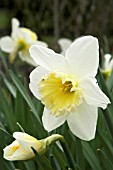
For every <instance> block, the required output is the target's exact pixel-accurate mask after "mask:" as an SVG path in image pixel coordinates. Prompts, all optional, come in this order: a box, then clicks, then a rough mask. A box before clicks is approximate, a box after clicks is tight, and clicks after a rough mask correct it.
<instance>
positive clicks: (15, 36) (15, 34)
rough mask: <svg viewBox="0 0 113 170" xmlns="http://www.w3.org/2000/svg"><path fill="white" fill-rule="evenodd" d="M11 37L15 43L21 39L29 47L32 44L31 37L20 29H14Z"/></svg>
mask: <svg viewBox="0 0 113 170" xmlns="http://www.w3.org/2000/svg"><path fill="white" fill-rule="evenodd" d="M11 36H12V38H13V39H14V40H15V41H18V40H19V39H22V40H24V41H25V42H27V43H28V44H29V45H30V44H32V42H33V41H32V37H31V35H30V34H29V33H28V32H25V31H23V30H22V28H17V29H15V30H14V31H13V32H12V34H11Z"/></svg>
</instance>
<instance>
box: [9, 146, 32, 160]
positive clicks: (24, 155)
mask: <svg viewBox="0 0 113 170" xmlns="http://www.w3.org/2000/svg"><path fill="white" fill-rule="evenodd" d="M34 155H35V154H34V153H33V151H32V150H30V151H26V150H25V149H24V148H23V147H22V146H20V147H19V149H17V150H16V151H15V152H14V154H13V155H12V156H10V157H9V160H11V161H17V160H28V159H31V158H32V157H33V156H34Z"/></svg>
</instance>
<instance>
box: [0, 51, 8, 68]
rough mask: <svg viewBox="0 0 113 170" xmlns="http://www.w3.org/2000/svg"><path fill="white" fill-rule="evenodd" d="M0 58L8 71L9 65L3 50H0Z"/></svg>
mask: <svg viewBox="0 0 113 170" xmlns="http://www.w3.org/2000/svg"><path fill="white" fill-rule="evenodd" d="M0 58H1V61H2V63H3V65H4V68H5V70H6V71H7V70H8V66H7V63H6V60H5V55H3V53H2V51H1V50H0Z"/></svg>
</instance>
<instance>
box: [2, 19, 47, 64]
mask: <svg viewBox="0 0 113 170" xmlns="http://www.w3.org/2000/svg"><path fill="white" fill-rule="evenodd" d="M19 25H20V23H19V21H18V20H17V19H16V18H13V19H12V33H11V36H5V37H2V38H1V39H0V47H1V49H2V50H3V51H4V52H7V53H9V54H10V56H9V57H10V62H11V63H13V62H14V60H15V58H16V56H17V54H18V55H19V57H20V59H21V60H23V61H25V62H27V63H29V64H31V65H33V66H37V64H36V63H35V62H34V60H33V59H32V58H31V57H30V55H29V47H30V46H31V45H33V44H38V45H41V46H45V47H47V44H46V43H45V42H42V41H39V40H38V37H37V35H36V33H34V32H33V31H31V30H30V29H28V28H24V27H19Z"/></svg>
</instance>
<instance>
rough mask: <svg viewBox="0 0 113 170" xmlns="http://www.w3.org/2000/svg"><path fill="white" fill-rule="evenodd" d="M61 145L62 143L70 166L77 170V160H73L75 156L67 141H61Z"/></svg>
mask: <svg viewBox="0 0 113 170" xmlns="http://www.w3.org/2000/svg"><path fill="white" fill-rule="evenodd" d="M60 143H61V146H62V148H63V150H64V152H65V155H66V158H67V161H68V163H69V166H70V167H71V168H72V169H73V170H76V164H75V160H74V158H73V156H72V154H71V152H70V150H69V147H68V145H67V143H66V141H65V140H64V141H60Z"/></svg>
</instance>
